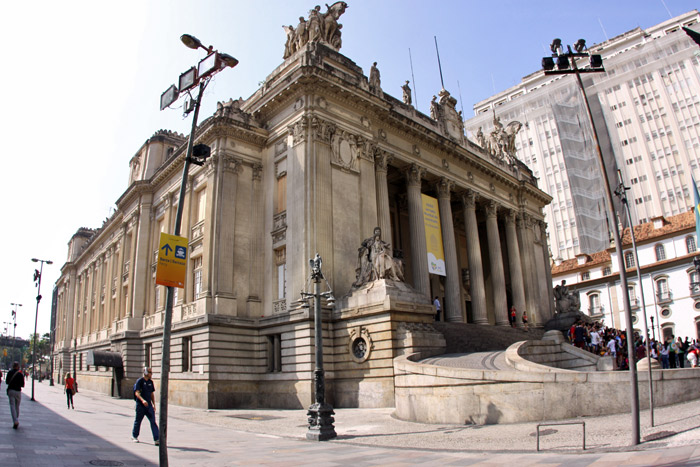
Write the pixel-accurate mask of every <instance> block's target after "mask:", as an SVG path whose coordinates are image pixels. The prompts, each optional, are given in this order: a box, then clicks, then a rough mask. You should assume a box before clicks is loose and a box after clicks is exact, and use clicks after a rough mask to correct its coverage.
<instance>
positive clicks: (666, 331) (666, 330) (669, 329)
mask: <svg viewBox="0 0 700 467" xmlns="http://www.w3.org/2000/svg"><path fill="white" fill-rule="evenodd" d="M674 327H675V325H674V324H673V323H666V324H664V325H663V326H661V333H662V334H663V336H664V341H666V340H668V339H672V338H673V337H674V332H673V328H674Z"/></svg>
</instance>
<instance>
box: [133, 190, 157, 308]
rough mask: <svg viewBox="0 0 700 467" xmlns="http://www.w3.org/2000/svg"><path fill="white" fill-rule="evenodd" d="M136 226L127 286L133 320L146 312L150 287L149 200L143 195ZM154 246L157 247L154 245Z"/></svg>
mask: <svg viewBox="0 0 700 467" xmlns="http://www.w3.org/2000/svg"><path fill="white" fill-rule="evenodd" d="M139 208H140V212H139V215H138V220H137V226H136V228H135V229H134V241H135V248H134V254H133V258H134V260H133V261H132V262H131V269H130V272H129V284H130V287H129V288H130V291H131V296H132V297H133V299H132V300H131V313H132V314H133V315H132V316H133V317H134V318H142V317H143V316H145V315H146V312H147V311H148V308H149V307H148V302H147V300H148V294H147V293H146V292H147V290H148V289H149V288H150V287H151V286H152V284H153V279H152V278H151V264H152V263H153V250H152V249H151V246H152V245H153V241H152V240H151V235H150V232H151V198H150V196H149V197H148V198H147V197H146V195H144V199H143V200H142V201H141V204H140V206H139ZM156 245H158V244H157V243H156Z"/></svg>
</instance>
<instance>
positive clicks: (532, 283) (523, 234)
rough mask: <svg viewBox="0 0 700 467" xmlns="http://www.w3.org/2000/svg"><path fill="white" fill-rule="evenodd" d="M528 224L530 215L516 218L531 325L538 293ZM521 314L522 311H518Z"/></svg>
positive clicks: (531, 239)
mask: <svg viewBox="0 0 700 467" xmlns="http://www.w3.org/2000/svg"><path fill="white" fill-rule="evenodd" d="M530 224H531V217H530V216H529V215H527V214H525V213H523V214H522V215H521V216H520V217H519V218H518V235H519V239H518V240H519V244H520V245H522V248H521V249H520V258H521V260H522V265H523V277H524V278H525V303H526V311H527V315H528V318H529V320H530V323H532V324H533V325H534V324H535V322H536V319H535V318H536V316H537V306H538V304H537V301H538V297H539V294H538V292H537V272H536V269H535V263H534V259H533V255H532V243H533V241H534V240H533V238H532V236H531V235H530V230H531V228H530ZM518 311H519V312H520V310H518ZM520 313H521V315H522V312H520Z"/></svg>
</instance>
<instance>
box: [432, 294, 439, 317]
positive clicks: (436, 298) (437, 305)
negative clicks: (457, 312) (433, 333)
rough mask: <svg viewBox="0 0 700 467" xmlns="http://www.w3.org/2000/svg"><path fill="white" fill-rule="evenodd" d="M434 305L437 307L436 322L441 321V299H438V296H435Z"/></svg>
mask: <svg viewBox="0 0 700 467" xmlns="http://www.w3.org/2000/svg"><path fill="white" fill-rule="evenodd" d="M433 305H435V321H440V299H439V298H438V297H437V295H436V296H435V300H434V301H433Z"/></svg>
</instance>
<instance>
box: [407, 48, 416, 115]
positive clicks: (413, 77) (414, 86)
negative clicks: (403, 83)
mask: <svg viewBox="0 0 700 467" xmlns="http://www.w3.org/2000/svg"><path fill="white" fill-rule="evenodd" d="M408 61H409V63H410V64H411V80H413V96H414V97H415V98H416V108H418V86H416V77H415V76H413V58H411V48H410V47H409V48H408Z"/></svg>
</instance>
